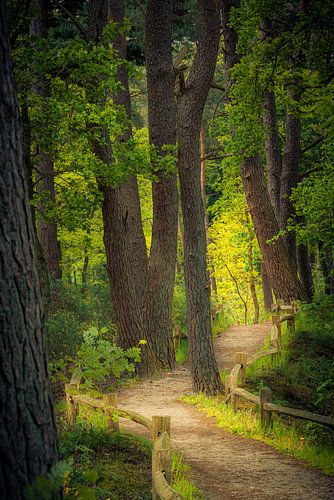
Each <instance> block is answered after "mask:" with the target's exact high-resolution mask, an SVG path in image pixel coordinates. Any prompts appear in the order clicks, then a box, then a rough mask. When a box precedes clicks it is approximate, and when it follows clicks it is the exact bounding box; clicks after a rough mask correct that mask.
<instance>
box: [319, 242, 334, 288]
mask: <svg viewBox="0 0 334 500" xmlns="http://www.w3.org/2000/svg"><path fill="white" fill-rule="evenodd" d="M318 247H319V258H320V266H321V271H322V274H323V277H324V282H325V293H326V294H327V295H332V294H334V259H333V250H332V249H331V248H324V246H323V243H322V241H319V244H318Z"/></svg>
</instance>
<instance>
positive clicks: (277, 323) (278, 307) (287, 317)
mask: <svg viewBox="0 0 334 500" xmlns="http://www.w3.org/2000/svg"><path fill="white" fill-rule="evenodd" d="M273 312H274V314H273V316H272V321H273V326H272V327H271V329H270V332H269V341H270V348H269V349H266V350H263V351H260V352H258V353H256V354H253V355H252V356H250V357H248V354H247V353H244V352H237V353H235V358H234V363H235V365H234V367H233V368H232V370H231V372H230V374H229V375H228V376H227V377H226V382H225V394H226V404H231V405H232V407H233V408H234V409H236V408H237V405H238V400H239V398H242V399H245V400H246V401H249V402H251V403H254V404H256V405H259V407H260V415H261V423H262V425H263V426H264V427H270V426H271V425H272V413H273V412H275V413H281V414H284V415H289V416H292V417H296V418H301V419H304V420H310V421H311V422H316V423H318V424H322V425H326V426H328V427H331V428H334V419H333V418H330V417H326V416H324V415H319V414H317V413H312V412H310V411H304V410H299V409H296V408H288V407H285V406H281V405H276V404H273V403H272V392H271V389H269V388H267V387H265V388H263V389H260V391H259V395H257V394H253V393H251V392H249V391H247V390H246V389H244V388H242V387H240V385H243V384H244V382H245V379H246V371H247V367H249V366H250V365H251V364H253V363H255V362H256V361H258V360H259V359H261V358H263V357H265V356H272V355H274V356H278V355H279V353H280V351H281V325H282V323H283V322H284V321H287V323H288V330H289V331H290V332H294V329H295V314H296V308H295V307H294V306H293V305H285V304H284V303H283V301H277V304H274V306H273ZM281 313H283V314H284V315H283V316H282V315H281Z"/></svg>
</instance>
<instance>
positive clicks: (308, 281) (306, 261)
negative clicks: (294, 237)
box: [297, 244, 314, 298]
mask: <svg viewBox="0 0 334 500" xmlns="http://www.w3.org/2000/svg"><path fill="white" fill-rule="evenodd" d="M297 263H298V271H299V279H300V281H301V283H302V285H303V287H304V288H305V290H306V292H307V295H308V297H310V298H311V297H312V296H313V291H314V289H313V278H312V270H311V265H310V258H309V254H308V248H307V245H303V244H301V245H297Z"/></svg>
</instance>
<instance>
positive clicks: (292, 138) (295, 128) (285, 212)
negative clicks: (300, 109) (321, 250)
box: [280, 91, 301, 266]
mask: <svg viewBox="0 0 334 500" xmlns="http://www.w3.org/2000/svg"><path fill="white" fill-rule="evenodd" d="M290 96H291V98H292V99H293V100H294V101H296V102H299V100H300V95H299V94H298V93H297V92H295V91H291V92H290ZM285 128H286V139H285V151H284V157H283V166H282V174H281V199H280V226H281V229H284V230H285V231H286V234H285V236H284V238H285V240H286V243H287V246H288V251H289V256H290V259H291V261H292V263H293V265H295V266H296V265H297V256H296V236H295V233H294V232H293V231H288V230H287V226H288V220H289V218H290V217H291V216H292V215H293V213H294V208H293V204H292V201H291V199H290V197H291V193H292V189H293V188H294V187H296V185H297V182H298V166H299V162H300V158H301V149H300V135H301V125H300V118H299V117H298V116H296V115H295V114H292V113H291V110H288V112H287V118H286V125H285Z"/></svg>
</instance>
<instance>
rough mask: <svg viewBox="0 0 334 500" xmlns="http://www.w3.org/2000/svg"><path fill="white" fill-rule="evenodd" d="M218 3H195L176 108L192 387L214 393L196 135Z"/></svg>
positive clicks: (214, 46) (211, 63)
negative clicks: (189, 60) (192, 40)
mask: <svg viewBox="0 0 334 500" xmlns="http://www.w3.org/2000/svg"><path fill="white" fill-rule="evenodd" d="M218 5H219V4H218V1H215V0H210V1H206V0H198V2H197V26H198V44H197V52H196V56H195V60H194V63H193V65H192V68H191V70H190V74H189V76H188V78H187V80H186V82H185V85H184V88H183V85H180V93H179V95H178V110H177V136H178V146H179V149H178V161H179V177H180V190H181V205H182V213H183V222H184V240H185V241H184V243H185V245H184V246H185V248H184V253H185V256H184V257H185V284H186V295H187V321H188V342H189V356H190V361H191V371H192V380H193V387H194V390H195V391H204V392H208V393H216V392H219V391H220V390H221V383H220V378H219V372H218V367H217V363H216V360H215V356H214V351H213V343H212V333H211V324H210V281H209V276H208V272H207V264H206V234H205V224H204V207H203V201H202V193H201V161H200V154H199V152H200V147H199V135H200V128H201V122H202V112H203V107H204V103H205V100H206V98H207V95H208V92H209V88H210V84H211V81H212V78H213V74H214V69H215V64H216V58H217V53H218V44H219V8H218Z"/></svg>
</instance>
